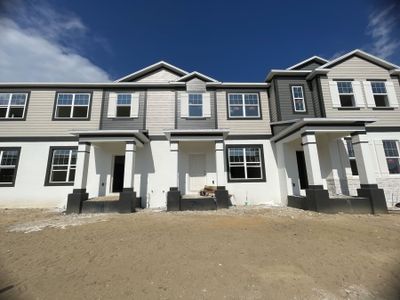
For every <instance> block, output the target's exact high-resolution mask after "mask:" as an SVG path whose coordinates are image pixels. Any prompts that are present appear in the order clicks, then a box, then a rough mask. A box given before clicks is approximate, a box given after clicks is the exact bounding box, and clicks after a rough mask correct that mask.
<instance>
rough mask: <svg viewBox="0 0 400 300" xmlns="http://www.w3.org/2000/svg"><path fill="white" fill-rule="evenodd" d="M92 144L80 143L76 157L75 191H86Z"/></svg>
mask: <svg viewBox="0 0 400 300" xmlns="http://www.w3.org/2000/svg"><path fill="white" fill-rule="evenodd" d="M89 155H90V143H87V142H84V143H81V142H80V143H79V145H78V152H77V155H76V171H75V180H74V190H75V189H76V190H83V189H86V185H87V175H88V167H89Z"/></svg>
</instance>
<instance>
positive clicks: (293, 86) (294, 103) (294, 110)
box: [290, 84, 307, 114]
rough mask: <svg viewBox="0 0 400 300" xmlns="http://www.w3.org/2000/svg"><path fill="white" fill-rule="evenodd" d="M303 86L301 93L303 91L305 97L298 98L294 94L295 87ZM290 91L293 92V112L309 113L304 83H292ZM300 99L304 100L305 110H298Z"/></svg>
mask: <svg viewBox="0 0 400 300" xmlns="http://www.w3.org/2000/svg"><path fill="white" fill-rule="evenodd" d="M298 87H299V88H301V93H302V95H303V97H302V98H296V97H295V95H294V90H293V89H294V88H298ZM290 92H291V96H292V109H293V112H294V113H295V114H304V113H307V105H306V96H305V94H304V85H303V84H291V85H290ZM298 99H301V100H303V108H304V109H303V110H297V109H296V102H295V101H296V100H298Z"/></svg>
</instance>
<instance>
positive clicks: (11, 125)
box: [0, 88, 103, 137]
mask: <svg viewBox="0 0 400 300" xmlns="http://www.w3.org/2000/svg"><path fill="white" fill-rule="evenodd" d="M20 91H24V92H30V97H29V100H28V106H27V111H26V120H25V121H19V120H18V121H16V120H15V121H12V120H10V121H8V120H4V121H0V136H69V137H71V136H72V135H71V134H70V131H71V130H97V129H99V124H100V110H101V102H102V97H103V92H102V91H101V90H89V89H81V88H80V89H65V88H63V89H62V91H64V92H78V91H79V92H92V98H91V109H90V120H85V121H83V120H82V121H80V120H66V121H64V120H63V121H61V120H53V110H54V105H55V97H56V92H57V91H58V90H56V89H46V88H34V89H26V88H24V89H15V88H14V89H0V92H20ZM60 91H61V90H60Z"/></svg>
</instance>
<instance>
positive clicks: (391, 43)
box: [367, 3, 400, 58]
mask: <svg viewBox="0 0 400 300" xmlns="http://www.w3.org/2000/svg"><path fill="white" fill-rule="evenodd" d="M397 6H398V5H397V3H396V4H392V5H390V6H389V7H387V8H385V9H384V10H382V11H375V12H374V13H372V14H371V15H370V16H369V22H368V27H367V34H368V35H370V36H371V37H372V47H371V52H373V53H374V54H375V55H377V56H379V57H382V58H388V57H390V56H391V55H392V54H394V53H395V52H396V50H397V49H398V48H399V47H400V39H399V37H398V36H394V35H393V30H394V29H395V28H396V26H398V22H399V20H398V16H397V15H396V14H395V11H396V9H398V7H397Z"/></svg>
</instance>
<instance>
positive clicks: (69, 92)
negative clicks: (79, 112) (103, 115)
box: [52, 90, 93, 121]
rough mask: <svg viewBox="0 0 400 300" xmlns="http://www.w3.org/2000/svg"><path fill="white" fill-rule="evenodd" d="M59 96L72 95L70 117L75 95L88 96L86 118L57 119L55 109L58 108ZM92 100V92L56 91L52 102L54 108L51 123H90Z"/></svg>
mask: <svg viewBox="0 0 400 300" xmlns="http://www.w3.org/2000/svg"><path fill="white" fill-rule="evenodd" d="M60 94H73V95H74V96H73V99H72V101H73V102H72V105H71V113H70V116H72V115H73V112H74V111H73V109H72V108H73V107H75V105H74V104H75V103H74V102H75V95H76V94H88V95H89V104H88V112H87V116H86V117H85V118H77V117H69V118H60V117H57V116H56V115H57V107H58V104H57V102H58V97H59V95H60ZM92 100H93V91H87V90H73V91H67V90H66V91H64V90H63V91H57V92H56V95H55V100H54V108H53V118H52V121H90V118H91V114H92V102H93V101H92ZM76 106H83V105H76Z"/></svg>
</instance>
